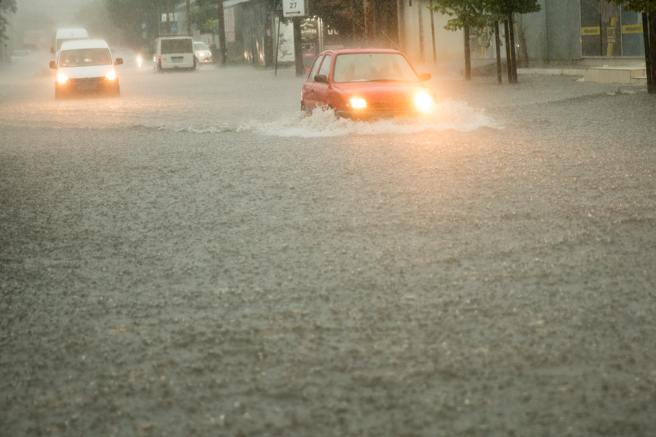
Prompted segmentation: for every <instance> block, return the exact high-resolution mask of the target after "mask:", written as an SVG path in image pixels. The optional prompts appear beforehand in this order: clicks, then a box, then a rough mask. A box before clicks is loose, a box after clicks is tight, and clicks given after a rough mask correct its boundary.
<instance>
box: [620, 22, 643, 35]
mask: <svg viewBox="0 0 656 437" xmlns="http://www.w3.org/2000/svg"><path fill="white" fill-rule="evenodd" d="M622 33H642V24H627V25H626V26H622Z"/></svg>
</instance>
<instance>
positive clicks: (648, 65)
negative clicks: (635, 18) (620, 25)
mask: <svg viewBox="0 0 656 437" xmlns="http://www.w3.org/2000/svg"><path fill="white" fill-rule="evenodd" d="M609 1H612V2H613V3H616V4H618V5H623V6H624V10H626V11H634V12H638V13H641V14H642V35H643V38H644V42H645V69H646V70H647V92H648V93H649V94H656V0H629V1H628V2H627V1H626V0H609Z"/></svg>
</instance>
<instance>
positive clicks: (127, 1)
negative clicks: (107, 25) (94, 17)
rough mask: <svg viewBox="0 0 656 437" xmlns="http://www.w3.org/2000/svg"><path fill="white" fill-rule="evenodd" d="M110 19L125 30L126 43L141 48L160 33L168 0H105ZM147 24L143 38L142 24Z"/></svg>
mask: <svg viewBox="0 0 656 437" xmlns="http://www.w3.org/2000/svg"><path fill="white" fill-rule="evenodd" d="M104 1H105V7H106V9H107V12H108V15H109V19H110V20H111V22H112V23H113V24H114V25H115V26H116V27H118V28H119V29H121V30H122V31H123V37H124V44H125V45H126V46H128V47H134V48H139V47H141V46H143V45H146V44H147V41H148V40H152V39H153V38H154V37H156V36H157V35H158V33H159V25H160V20H161V18H160V17H161V14H163V13H165V12H167V0H104ZM171 3H172V2H171ZM143 23H145V24H146V26H147V38H148V39H146V40H144V39H143V35H142V31H141V25H142V24H143Z"/></svg>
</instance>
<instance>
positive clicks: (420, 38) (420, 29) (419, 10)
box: [417, 1, 425, 64]
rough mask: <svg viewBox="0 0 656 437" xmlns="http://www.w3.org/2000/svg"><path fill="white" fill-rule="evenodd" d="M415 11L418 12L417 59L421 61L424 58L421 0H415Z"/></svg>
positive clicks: (423, 60) (422, 61)
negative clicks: (417, 0) (416, 0)
mask: <svg viewBox="0 0 656 437" xmlns="http://www.w3.org/2000/svg"><path fill="white" fill-rule="evenodd" d="M417 11H418V13H419V59H421V63H422V64H423V63H424V62H425V59H424V18H423V17H422V15H421V1H419V2H417Z"/></svg>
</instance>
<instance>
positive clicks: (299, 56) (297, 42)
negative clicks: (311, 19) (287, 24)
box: [292, 17, 305, 77]
mask: <svg viewBox="0 0 656 437" xmlns="http://www.w3.org/2000/svg"><path fill="white" fill-rule="evenodd" d="M301 20H303V18H301V17H294V18H292V22H293V23H294V60H295V61H296V76H297V77H301V76H303V75H304V74H305V67H303V46H302V45H301V36H302V35H301Z"/></svg>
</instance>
